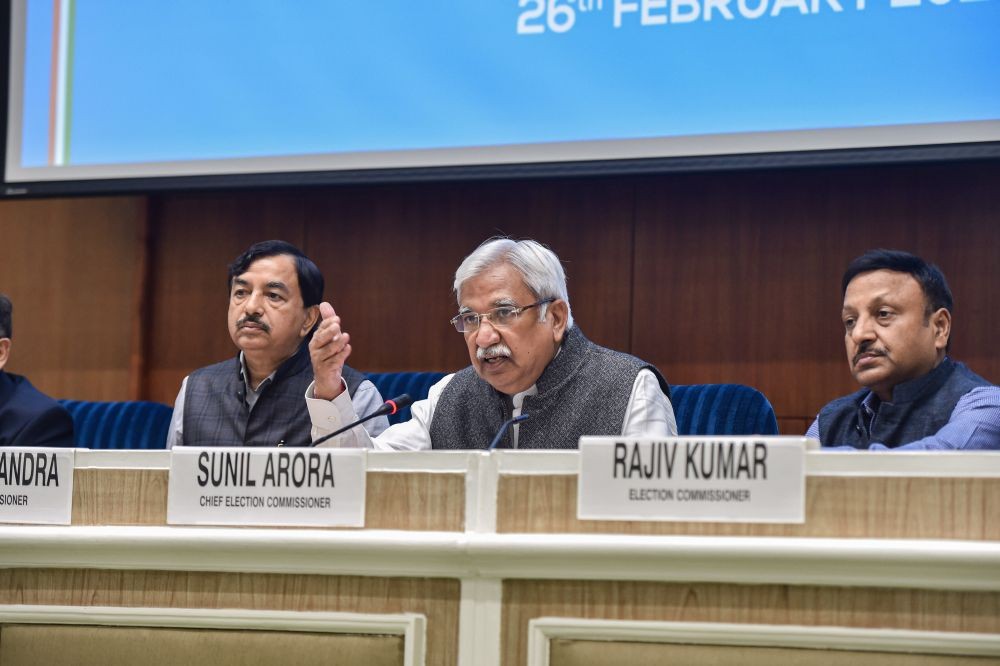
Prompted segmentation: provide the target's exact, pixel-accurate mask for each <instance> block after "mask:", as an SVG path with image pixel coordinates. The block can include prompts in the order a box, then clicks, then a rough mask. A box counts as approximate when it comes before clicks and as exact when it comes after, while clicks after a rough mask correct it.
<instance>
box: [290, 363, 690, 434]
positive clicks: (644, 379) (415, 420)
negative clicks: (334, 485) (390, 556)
mask: <svg viewBox="0 0 1000 666" xmlns="http://www.w3.org/2000/svg"><path fill="white" fill-rule="evenodd" d="M452 377H454V375H447V376H445V377H442V378H441V380H440V381H438V382H437V383H436V384H434V386H432V387H431V388H430V392H429V393H428V395H427V399H426V400H418V401H417V402H415V403H413V406H412V407H411V408H410V413H411V414H412V416H411V418H410V420H409V421H404V422H403V423H397V424H396V425H394V426H390V427H389V428H388V429H387V430H386V431H384V432H383V433H382V434H380V435H378V436H376V437H374V438H372V437H370V436H369V434H368V433H367V432H366V431H365V430H364V428H362V427H361V426H357V427H355V428H352V429H351V430H349V431H347V432H345V433H343V434H342V435H338V436H337V437H335V438H334V439H332V440H329V441H328V442H325V443H324V444H321V445H320V446H323V445H326V446H337V447H343V448H358V447H364V448H372V449H377V450H381V451H425V450H430V448H431V419H432V418H433V416H434V410H435V408H436V407H437V401H438V399H439V398H440V397H441V392H442V391H443V390H444V387H445V386H447V385H448V382H450V381H451V378H452ZM537 393H538V389H537V387H535V386H534V385H533V386H532V387H531V388H529V389H528V390H527V391H523V392H521V393H517V394H515V395H514V397H513V400H514V413H513V416H517V415H519V414H520V413H521V409H522V406H523V404H524V398H525V397H527V396H530V395H536V394H537ZM306 406H307V407H308V408H309V416H310V418H311V419H312V424H313V430H312V437H313V439H317V438H318V437H322V436H323V435H325V434H328V433H331V432H333V431H335V430H337V429H338V428H341V427H342V426H344V425H347V424H348V423H351V422H352V421H356V420H357V419H358V416H357V413H356V412H355V410H354V405H353V404H352V403H351V398H350V396H349V395H347V391H346V390H345V391H344V392H342V393H341V394H340V395H339V396H337V397H336V398H334V399H333V400H321V399H319V398H315V397H313V385H311V384H310V386H309V388H308V389H307V390H306ZM518 428H519V426H518V425H514V426H512V428H511V429H512V431H513V440H514V446H515V447H516V446H517V436H518ZM621 434H622V436H624V437H641V436H644V435H645V436H654V437H670V436H674V435H676V434H677V423H676V421H675V420H674V410H673V407H671V405H670V401H669V400H668V399H667V396H665V395H664V394H663V391H662V390H660V383H659V382H658V381H657V379H656V375H654V374H653V373H652V372H650V371H649V370H640V371H639V374H638V375H636V378H635V383H633V384H632V394H631V396H630V397H629V401H628V407H627V408H626V409H625V420H624V422H623V423H622V433H621Z"/></svg>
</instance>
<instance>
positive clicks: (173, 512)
mask: <svg viewBox="0 0 1000 666" xmlns="http://www.w3.org/2000/svg"><path fill="white" fill-rule="evenodd" d="M366 460H367V459H366V453H365V450H364V449H320V448H317V449H306V448H303V449H297V448H296V449H278V448H275V449H271V448H268V449H250V448H188V447H182V448H176V449H173V451H172V452H171V456H170V485H169V487H168V492H167V523H169V524H171V525H272V526H294V527H364V524H365V469H366Z"/></svg>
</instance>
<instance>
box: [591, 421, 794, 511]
mask: <svg viewBox="0 0 1000 666" xmlns="http://www.w3.org/2000/svg"><path fill="white" fill-rule="evenodd" d="M805 451H806V439H805V438H803V437H711V436H706V437H672V438H667V439H652V438H643V439H625V438H621V437H581V438H580V478H579V483H578V484H577V488H578V493H579V495H578V504H577V506H578V510H577V515H578V517H579V518H580V519H581V520H671V521H705V522H739V523H803V522H805V478H806V475H805Z"/></svg>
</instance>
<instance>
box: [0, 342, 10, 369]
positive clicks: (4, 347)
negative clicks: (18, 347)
mask: <svg viewBox="0 0 1000 666" xmlns="http://www.w3.org/2000/svg"><path fill="white" fill-rule="evenodd" d="M10 344H11V343H10V338H0V370H3V366H5V365H7V359H9V358H10Z"/></svg>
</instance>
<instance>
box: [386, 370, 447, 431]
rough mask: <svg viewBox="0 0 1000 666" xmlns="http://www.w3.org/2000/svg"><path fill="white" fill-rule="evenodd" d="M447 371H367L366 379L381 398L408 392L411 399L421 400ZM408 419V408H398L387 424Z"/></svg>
mask: <svg viewBox="0 0 1000 666" xmlns="http://www.w3.org/2000/svg"><path fill="white" fill-rule="evenodd" d="M446 374H447V373H444V372H373V373H369V375H368V379H370V380H371V381H372V384H375V387H376V388H377V389H378V392H379V393H381V394H382V398H383V399H385V400H389V399H390V398H395V397H396V396H397V395H400V394H402V393H409V394H410V397H411V398H413V401H414V402H416V401H417V400H423V399H424V398H426V397H427V392H428V391H430V389H431V386H433V385H434V384H435V383H436V382H437V381H438V380H439V379H441V378H442V377H444V376H445V375H446ZM409 420H410V408H409V407H406V408H404V409H401V410H399V413H398V414H393V415H392V416H390V417H389V425H394V424H396V423H400V422H402V421H409Z"/></svg>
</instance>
